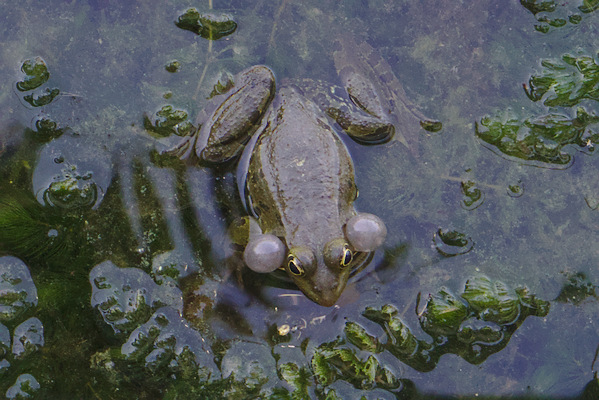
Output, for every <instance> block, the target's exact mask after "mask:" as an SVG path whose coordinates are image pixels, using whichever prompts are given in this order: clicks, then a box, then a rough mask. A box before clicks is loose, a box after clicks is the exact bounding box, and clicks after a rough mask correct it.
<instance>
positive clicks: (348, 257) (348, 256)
mask: <svg viewBox="0 0 599 400" xmlns="http://www.w3.org/2000/svg"><path fill="white" fill-rule="evenodd" d="M351 261H352V252H351V250H350V249H348V248H346V249H345V250H343V258H342V259H341V266H342V267H347V266H348V265H349V264H350V263H351Z"/></svg>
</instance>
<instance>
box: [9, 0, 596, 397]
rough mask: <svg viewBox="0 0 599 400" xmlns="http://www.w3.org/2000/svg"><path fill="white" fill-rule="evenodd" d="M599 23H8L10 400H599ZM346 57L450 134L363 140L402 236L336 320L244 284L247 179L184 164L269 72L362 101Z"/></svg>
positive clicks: (541, 9) (345, 16)
mask: <svg viewBox="0 0 599 400" xmlns="http://www.w3.org/2000/svg"><path fill="white" fill-rule="evenodd" d="M598 8H599V2H597V1H594V0H585V1H582V0H575V1H573V2H566V3H561V2H554V1H536V0H533V1H524V0H522V1H503V2H496V1H489V0H481V1H477V2H472V3H471V2H461V1H445V0H437V1H431V0H424V1H395V0H342V1H340V0H324V1H322V0H320V1H313V0H308V1H302V2H299V1H293V0H277V1H264V0H256V1H252V2H241V1H234V0H231V1H219V0H211V1H197V2H190V1H177V0H169V1H160V2H159V1H127V2H117V1H111V0H88V1H69V0H51V1H45V2H38V1H32V0H22V1H19V2H4V3H3V4H0V21H1V22H2V24H1V28H0V37H1V43H2V46H0V59H1V60H2V65H3V68H2V70H0V86H1V90H0V105H1V108H0V110H2V111H1V112H0V395H4V396H6V397H7V398H21V397H28V396H31V397H33V398H52V399H56V398H85V399H88V398H99V399H121V398H122V399H125V398H126V399H130V398H140V399H156V398H172V399H174V398H201V399H206V398H211V399H212V398H213V399H217V398H218V399H220V398H231V399H245V398H248V399H250V398H265V399H267V398H272V399H291V398H294V399H295V398H318V399H324V398H327V399H335V398H340V399H357V398H360V397H362V398H365V399H375V398H385V399H386V398H389V399H391V398H401V399H412V398H429V397H430V398H501V397H507V396H513V397H516V398H558V397H559V398H565V397H566V398H574V397H577V396H581V397H582V398H585V399H596V398H599V381H598V380H597V379H598V378H597V370H598V368H599V364H598V363H597V357H598V356H597V354H598V352H599V325H598V324H597V321H596V320H597V317H598V315H599V290H598V285H599V268H598V265H599V245H598V244H597V240H596V238H597V236H596V235H597V234H598V233H599V180H598V179H597V176H599V165H598V162H597V156H596V155H595V154H594V153H595V148H596V146H599V103H598V101H599V65H598V63H599V60H598V58H597V57H598V53H597V51H598V50H599V43H598V42H597V37H598V36H599V12H597V11H595V10H596V9H598ZM339 37H348V38H351V39H352V40H354V41H355V42H356V43H368V45H369V46H371V47H372V48H373V49H374V50H373V53H372V54H373V55H371V56H372V57H374V59H375V60H376V63H378V64H377V65H378V67H379V68H382V71H384V72H385V73H388V74H389V75H387V76H395V77H396V78H397V80H389V81H387V80H385V82H386V83H387V84H388V85H389V87H391V89H392V90H394V91H395V92H392V93H397V92H398V91H399V92H401V91H402V90H405V95H406V97H407V98H408V99H409V101H410V102H411V103H413V104H414V105H415V107H417V108H418V109H419V110H421V112H422V113H423V114H424V115H426V116H427V117H428V118H430V119H431V120H436V121H440V122H441V123H442V128H441V129H440V130H436V129H429V130H425V129H421V128H420V127H418V126H403V125H402V126H396V130H397V131H396V135H395V138H394V139H393V140H391V141H390V142H388V143H384V144H380V145H376V146H363V145H360V144H358V143H356V142H353V141H352V140H350V139H348V138H345V137H344V138H343V140H344V141H345V143H346V145H347V147H348V148H349V151H350V153H351V155H352V158H353V160H354V163H355V169H356V181H357V185H358V187H359V198H358V199H357V201H356V208H357V209H358V210H360V211H363V212H370V213H373V214H376V215H378V216H379V217H380V218H382V220H383V221H384V222H385V224H386V226H387V229H388V235H387V238H386V241H385V243H384V245H383V247H382V248H381V249H379V250H377V251H376V252H375V254H374V255H373V256H372V260H371V262H370V265H368V266H367V267H366V268H365V269H363V270H362V271H359V272H358V273H356V274H355V276H353V277H352V278H351V279H350V282H349V283H348V286H347V287H346V289H345V291H344V292H343V294H342V295H341V297H340V299H339V300H338V302H337V304H336V305H334V306H333V307H322V306H319V305H317V304H315V303H313V302H312V301H310V300H309V299H307V298H306V297H305V296H304V295H303V294H302V293H301V292H300V291H298V290H297V288H294V287H293V286H291V285H289V284H287V283H286V282H285V281H283V280H281V279H279V278H276V277H273V276H269V275H258V274H255V273H250V272H248V271H247V270H246V269H245V268H243V266H242V265H241V263H240V260H239V257H238V253H237V252H234V251H233V250H232V248H233V247H234V246H233V245H232V244H231V239H230V237H229V235H228V226H229V225H230V224H231V222H232V221H233V220H234V219H235V218H237V217H240V216H242V215H243V214H244V212H243V211H242V207H241V202H240V201H239V199H238V195H237V193H236V184H235V176H234V173H233V172H231V171H234V169H233V168H222V169H217V170H214V169H208V168H205V167H200V166H197V165H190V164H186V163H183V162H180V161H179V160H176V159H174V158H173V157H168V156H165V155H163V154H161V151H162V150H164V149H165V148H167V147H168V146H172V145H173V143H176V142H177V141H178V140H180V139H179V138H178V136H181V135H185V134H187V133H189V131H190V130H191V129H195V128H194V127H197V125H198V119H199V120H200V121H199V122H202V115H203V114H202V112H201V111H202V110H203V109H204V107H206V106H207V105H208V104H209V100H208V97H210V95H211V93H212V91H213V90H215V88H217V89H218V88H219V87H221V86H223V85H226V84H227V82H228V81H229V77H231V76H233V75H234V74H236V73H237V72H239V71H241V70H243V69H245V68H247V67H249V66H252V65H256V64H264V65H268V66H269V67H270V68H271V69H272V70H273V71H274V73H275V75H276V79H277V84H279V83H280V82H282V81H285V80H286V79H298V78H309V79H313V80H315V79H318V80H321V81H324V82H327V83H330V84H331V85H333V84H337V85H338V84H340V82H339V78H338V77H337V73H336V71H335V65H334V60H333V58H334V57H333V47H334V45H333V43H334V39H335V38H339ZM364 56H365V55H364V54H356V55H355V57H356V59H360V58H361V57H364ZM380 60H383V61H380ZM379 71H380V70H379ZM217 83H218V84H217ZM399 85H401V86H403V89H401V87H400V86H399ZM392 86H393V87H392ZM395 117H397V118H398V119H399V121H400V122H401V121H403V120H401V118H400V117H399V116H395ZM595 283H597V285H595ZM510 398H512V397H510Z"/></svg>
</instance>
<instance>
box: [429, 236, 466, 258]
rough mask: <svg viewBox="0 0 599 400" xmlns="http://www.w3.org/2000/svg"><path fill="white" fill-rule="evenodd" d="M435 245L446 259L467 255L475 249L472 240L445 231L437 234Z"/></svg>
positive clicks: (434, 239) (434, 238) (434, 240)
mask: <svg viewBox="0 0 599 400" xmlns="http://www.w3.org/2000/svg"><path fill="white" fill-rule="evenodd" d="M433 243H434V246H435V248H436V249H437V251H438V252H439V253H441V254H442V255H444V256H445V257H453V256H457V255H460V254H466V253H468V252H469V251H470V250H472V248H473V247H474V242H473V241H472V239H471V238H470V237H468V236H466V235H465V234H463V233H460V232H458V231H449V230H443V229H439V230H438V231H437V232H436V233H435V235H434V236H433Z"/></svg>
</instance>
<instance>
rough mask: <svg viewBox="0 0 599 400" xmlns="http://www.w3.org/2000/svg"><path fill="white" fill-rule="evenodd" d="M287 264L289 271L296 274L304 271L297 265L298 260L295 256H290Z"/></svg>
mask: <svg viewBox="0 0 599 400" xmlns="http://www.w3.org/2000/svg"><path fill="white" fill-rule="evenodd" d="M287 266H288V267H289V271H291V273H292V274H294V275H301V274H303V272H304V271H303V270H302V269H301V268H300V266H299V265H297V260H296V258H295V257H290V258H289V262H288V263H287Z"/></svg>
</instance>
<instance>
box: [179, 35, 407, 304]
mask: <svg viewBox="0 0 599 400" xmlns="http://www.w3.org/2000/svg"><path fill="white" fill-rule="evenodd" d="M339 46H340V48H341V51H343V48H344V46H345V48H346V49H347V48H351V46H352V43H351V42H350V43H349V44H348V43H342V42H340V43H339ZM336 58H337V59H339V60H343V61H337V60H336V62H335V64H336V65H338V64H339V65H340V67H339V68H338V75H339V77H340V80H341V81H342V83H343V84H344V86H340V85H334V84H330V85H327V84H326V83H325V84H324V85H323V83H322V82H317V81H314V80H309V79H304V80H293V79H287V80H284V81H283V82H282V84H281V85H280V87H279V88H278V90H277V89H276V84H275V77H274V73H273V71H272V70H271V69H270V68H269V67H267V66H265V65H255V66H252V67H249V68H247V69H245V70H243V71H241V72H240V73H238V74H237V75H236V76H235V77H234V79H233V81H234V85H233V87H232V88H231V89H230V90H229V91H228V92H226V93H224V94H221V95H219V96H217V97H216V98H215V99H213V100H214V101H213V105H212V106H210V107H208V108H206V109H205V110H203V111H202V113H200V117H198V119H199V120H201V122H202V124H201V127H200V128H199V129H198V130H197V131H196V132H195V133H194V134H193V135H191V136H187V137H185V138H184V140H183V141H182V142H181V143H180V144H179V145H178V146H177V147H176V148H175V149H174V150H173V151H172V152H171V153H172V154H175V155H177V156H178V157H180V158H181V159H184V160H193V161H194V162H198V163H200V164H205V165H215V164H216V165H219V164H222V163H227V162H231V161H232V160H236V162H237V164H238V165H237V174H236V175H237V183H238V191H239V196H240V198H241V200H242V202H243V204H244V206H245V208H246V211H247V213H248V218H249V221H250V224H249V225H250V228H249V235H248V240H247V242H246V243H245V248H244V251H243V261H244V263H245V264H246V265H247V266H248V267H249V268H250V269H251V270H253V271H255V272H259V273H272V272H274V271H277V270H284V271H285V273H286V275H287V276H288V278H289V279H291V280H292V281H293V283H294V284H295V285H296V286H297V287H298V288H299V289H300V290H301V291H302V292H303V293H304V294H305V295H306V297H308V298H309V299H310V300H312V301H313V302H315V303H317V304H319V305H321V306H325V307H330V306H333V305H334V304H336V302H337V301H338V299H339V297H340V296H341V294H342V292H343V290H344V288H345V287H346V285H347V282H348V280H349V278H350V276H352V274H354V273H355V271H356V269H357V268H363V266H364V261H365V259H366V258H365V255H368V254H371V253H372V252H374V251H375V250H376V249H378V248H379V247H381V246H382V244H383V243H384V241H385V237H386V235H387V228H386V226H385V224H384V222H383V221H382V220H381V219H380V218H379V217H377V216H376V215H374V214H370V213H363V212H358V211H357V210H356V209H355V207H354V201H355V200H356V198H357V196H358V188H357V185H356V181H355V172H354V165H353V161H352V158H351V156H350V154H349V151H348V149H347V146H346V145H345V144H344V142H343V140H342V139H341V137H340V135H342V134H343V133H345V134H347V135H349V137H350V138H352V139H353V140H355V141H356V142H359V143H363V144H382V143H386V142H388V141H389V140H391V139H392V138H393V136H394V134H395V125H394V124H393V121H392V119H391V117H390V115H389V110H390V109H389V108H388V107H387V108H385V107H386V106H385V103H384V101H383V100H382V99H381V98H380V97H379V95H378V93H377V90H376V85H375V84H373V83H371V82H370V81H369V80H368V79H367V78H366V77H365V74H363V73H360V71H358V70H354V69H352V68H351V66H350V65H349V64H348V63H347V62H346V61H345V60H344V59H343V56H342V55H337V56H336Z"/></svg>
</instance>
